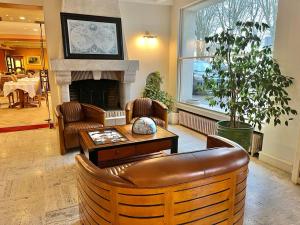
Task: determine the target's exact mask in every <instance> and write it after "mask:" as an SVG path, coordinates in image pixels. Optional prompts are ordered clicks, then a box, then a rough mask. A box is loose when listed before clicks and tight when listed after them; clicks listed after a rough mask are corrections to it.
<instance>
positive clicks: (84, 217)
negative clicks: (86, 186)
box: [79, 204, 90, 225]
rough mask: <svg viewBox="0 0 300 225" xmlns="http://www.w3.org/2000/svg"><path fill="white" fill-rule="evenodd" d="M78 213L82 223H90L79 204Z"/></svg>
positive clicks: (88, 224)
mask: <svg viewBox="0 0 300 225" xmlns="http://www.w3.org/2000/svg"><path fill="white" fill-rule="evenodd" d="M79 215H80V222H81V223H82V224H84V225H90V223H89V222H88V221H87V219H86V216H85V213H84V212H83V206H82V205H81V204H79Z"/></svg>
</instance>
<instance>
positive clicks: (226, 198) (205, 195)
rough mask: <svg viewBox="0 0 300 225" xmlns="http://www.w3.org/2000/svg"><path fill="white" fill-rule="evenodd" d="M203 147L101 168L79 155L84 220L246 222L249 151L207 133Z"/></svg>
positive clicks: (119, 224)
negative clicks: (188, 151)
mask: <svg viewBox="0 0 300 225" xmlns="http://www.w3.org/2000/svg"><path fill="white" fill-rule="evenodd" d="M207 148H208V149H206V150H203V151H195V152H190V153H181V154H174V155H165V156H160V157H156V158H152V159H147V160H142V161H135V162H134V161H133V162H130V163H126V164H122V165H119V166H115V167H110V168H104V169H100V168H99V167H97V166H96V165H94V164H92V163H91V162H90V161H89V160H88V159H87V158H86V156H85V155H83V154H81V155H77V156H76V161H77V168H78V170H77V171H78V173H77V174H78V176H77V177H78V179H77V181H78V183H77V185H78V195H79V210H80V219H81V222H82V223H83V224H105V225H106V224H114V225H125V224H126V225H132V224H155V225H159V224H161V225H163V224H164V225H167V224H170V225H171V224H228V225H232V224H237V225H241V224H243V216H244V205H245V195H246V182H247V174H248V162H249V156H248V154H247V152H246V151H245V150H244V149H243V148H242V147H241V146H239V145H237V144H236V143H234V142H231V141H229V140H227V139H225V138H220V137H218V136H210V137H208V142H207Z"/></svg>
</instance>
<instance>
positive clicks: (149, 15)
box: [120, 2, 171, 98]
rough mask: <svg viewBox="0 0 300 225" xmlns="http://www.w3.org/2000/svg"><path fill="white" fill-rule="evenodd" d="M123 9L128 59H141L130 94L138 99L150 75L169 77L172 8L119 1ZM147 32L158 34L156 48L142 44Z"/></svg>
mask: <svg viewBox="0 0 300 225" xmlns="http://www.w3.org/2000/svg"><path fill="white" fill-rule="evenodd" d="M120 10H121V16H122V21H123V33H124V34H125V39H126V45H127V52H128V58H129V59H138V60H140V70H139V71H138V73H137V77H136V82H135V83H134V84H133V86H132V93H131V96H132V98H136V97H138V96H140V95H141V93H142V91H143V89H144V87H145V82H146V78H147V75H148V74H149V73H151V72H154V71H159V72H161V75H162V76H163V77H168V72H169V68H168V65H169V36H170V13H171V7H170V6H166V5H149V4H140V3H128V2H120ZM145 31H149V32H150V33H151V34H154V35H157V44H156V45H154V46H151V45H150V46H149V45H145V46H141V45H140V44H139V41H140V38H141V37H142V36H143V35H144V32H145Z"/></svg>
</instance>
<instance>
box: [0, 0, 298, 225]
mask: <svg viewBox="0 0 300 225" xmlns="http://www.w3.org/2000/svg"><path fill="white" fill-rule="evenodd" d="M0 4H4V5H6V6H7V5H13V6H14V7H16V6H17V7H25V8H26V7H28V6H31V7H32V6H38V7H40V8H41V9H42V10H43V15H44V20H43V24H42V28H43V29H44V30H45V35H46V37H47V40H46V43H45V44H46V48H47V58H48V59H49V71H48V72H49V82H50V88H51V105H50V111H51V115H52V114H53V117H51V121H48V122H49V127H47V128H40V129H36V127H33V128H32V129H26V130H23V131H17V132H7V131H6V132H1V133H0V140H1V144H2V145H1V150H0V151H1V154H0V162H1V165H0V168H1V169H0V177H1V180H0V199H1V203H0V215H1V219H0V221H1V223H0V224H150V223H152V224H247V225H252V224H279V225H281V224H300V222H299V221H300V218H299V213H298V211H299V210H298V209H299V208H300V204H299V202H300V201H299V200H300V199H299V192H300V189H299V186H298V184H299V172H300V169H299V168H300V150H299V149H300V148H299V145H300V143H299V141H298V140H299V135H300V133H299V132H300V130H299V125H298V123H299V118H298V116H297V111H298V112H299V110H300V106H299V103H298V102H299V101H298V100H299V98H300V96H299V91H298V85H299V77H298V76H299V75H298V71H299V63H298V62H297V56H296V52H297V50H298V49H299V50H300V45H299V42H298V40H299V36H300V29H297V27H296V24H298V22H300V16H299V13H298V11H299V9H300V3H299V2H298V1H297V0H291V1H288V2H287V1H284V0H255V1H253V0H251V1H250V0H243V1H237V0H224V1H213V0H212V1H210V0H206V1H201V0H199V1H195V0H173V1H172V0H51V1H43V0H4V1H1V2H0ZM243 10H244V11H243ZM209 13H210V14H209ZM221 18H222V19H223V20H221ZM233 18H234V20H233ZM267 18H269V20H268V19H267ZM249 20H252V21H251V22H250V23H246V21H247V22H248V21H249ZM222 21H223V22H224V24H225V25H224V27H223V26H222V25H220V24H222ZM256 22H258V23H256ZM0 23H1V22H0ZM263 23H268V26H265V25H263ZM236 27H237V28H236ZM239 27H240V28H241V29H242V31H241V33H238V32H236V33H235V32H232V30H231V28H235V29H238V28H239ZM226 31H227V33H226ZM264 31H266V33H267V34H266V35H261V36H260V32H264ZM105 32H106V33H105ZM243 32H244V33H243ZM247 32H248V33H247ZM103 33H104V34H103ZM245 33H246V35H248V36H242V34H245ZM222 34H223V36H221V35H222ZM213 35H220V36H218V38H209V37H212V36H213ZM251 35H252V36H251ZM225 37H230V38H236V39H235V40H241V39H239V38H240V37H242V39H243V38H244V39H243V40H244V41H245V43H246V41H247V44H249V43H250V44H249V46H252V47H249V48H247V47H244V48H243V46H242V44H241V43H242V42H241V41H237V42H233V43H232V42H230V39H225ZM258 39H259V40H258ZM224 40H225V41H224ZM222 41H223V42H226V45H224V46H225V47H224V48H218V46H222V43H221V42H222ZM227 41H228V42H227ZM215 43H217V45H216V46H214V44H215ZM228 43H231V44H232V48H228ZM226 46H227V47H226ZM207 47H209V48H208V49H207ZM210 49H212V51H213V53H212V54H213V55H210V54H208V53H209V51H210ZM218 49H219V50H220V51H216V50H218ZM232 49H235V51H236V52H234V50H233V51H232V52H231V53H232V55H230V57H227V58H226V57H225V59H224V60H223V61H222V63H220V60H221V59H222V56H224V55H227V54H228V53H229V51H231V50H232ZM240 49H243V51H240ZM222 51H226V54H223V55H222ZM218 52H219V53H220V54H219V55H217V54H218ZM245 52H246V53H245ZM243 54H244V55H243ZM251 54H254V56H253V57H248V55H251ZM241 55H243V56H241ZM227 56H228V55H227ZM218 60H219V61H218ZM238 60H239V63H236V62H237V61H238ZM243 60H244V61H243ZM246 60H248V61H246ZM231 62H235V63H233V64H230V63H231ZM256 63H257V66H256V65H255V64H256ZM224 64H225V66H224ZM249 65H250V66H249ZM259 65H263V66H259ZM212 67H213V68H214V70H211V69H210V68H212ZM279 67H280V70H278V68H279ZM228 68H232V69H233V70H232V71H240V72H239V73H245V74H246V75H247V76H248V74H250V75H251V76H252V77H253V78H251V79H256V80H255V81H257V82H250V81H247V80H246V79H244V80H245V81H243V79H242V78H239V79H238V85H235V86H234V87H235V88H236V89H235V91H241V90H242V91H244V90H246V91H248V90H250V91H248V92H242V91H241V92H239V93H243V94H242V96H245V95H246V94H244V93H248V94H249V95H248V96H246V98H243V101H236V102H238V103H237V105H238V104H243V105H242V106H243V107H236V108H234V107H233V108H232V104H227V103H228V102H230V101H228V99H230V98H231V97H232V95H227V90H226V88H225V89H223V87H224V85H227V86H226V87H232V86H230V85H231V84H232V83H230V82H229V81H231V80H230V79H229V78H226V76H227V74H228V77H229V76H230V75H232V74H233V73H232V71H231V73H229V72H228V71H230V70H229V69H228ZM241 68H242V69H241ZM267 68H271V69H267ZM215 71H217V76H216V72H215ZM241 71H242V72H241ZM253 71H255V72H253ZM274 76H275V78H274ZM271 77H272V78H274V79H272V78H271ZM209 78H210V79H209ZM292 78H293V79H292ZM249 79H250V78H249ZM207 80H209V82H207ZM251 81H252V80H251ZM206 82H207V83H206ZM243 82H244V83H243ZM204 83H205V84H206V85H207V86H206V87H205V88H206V89H205V88H204V86H202V85H203V84H204ZM250 84H251V86H249V85H250ZM261 84H268V85H264V86H263V85H261ZM240 85H244V87H245V88H244V89H239V86H240ZM262 87H263V88H266V89H267V90H269V91H268V94H266V95H265V94H261V95H260V96H258V95H257V94H256V95H255V93H253V92H251V91H252V90H253V89H255V91H258V92H259V91H262V90H264V89H262ZM270 87H271V88H270ZM268 88H269V89H268ZM224 90H225V91H224ZM270 90H275V91H270ZM235 93H237V92H235ZM230 94H232V92H231V93H230ZM250 96H251V97H250ZM252 96H255V98H256V99H255V101H254V102H251V101H248V99H251V98H252ZM141 97H147V98H141ZM211 97H215V98H214V99H213V100H214V101H211V100H210V99H212V98H211ZM220 99H221V100H223V102H224V105H223V104H221V103H222V101H220V102H218V101H219V100H220ZM232 99H233V98H232ZM241 99H242V97H241ZM270 99H271V100H270ZM272 100H273V101H275V102H276V104H275V103H272ZM281 100H282V101H281ZM209 101H211V102H209ZM78 102H79V103H78ZM236 102H235V103H236ZM255 102H262V103H260V106H259V107H257V106H256V105H255V104H254V103H255ZM210 103H211V104H210ZM266 105H267V106H268V107H265V106H266ZM277 107H279V110H278V109H277ZM226 108H227V111H226ZM245 108H246V110H245ZM270 108H271V109H272V110H269V109H270ZM232 109H235V112H236V114H234V116H232V114H230V112H232ZM268 110H269V111H268ZM262 112H263V113H262ZM0 113H1V112H0ZM243 113H244V114H243ZM253 115H254V116H253ZM0 116H1V114H0ZM274 118H275V120H274ZM33 120H34V118H33ZM224 120H225V121H227V120H231V121H233V123H234V124H243V122H245V123H250V124H252V126H251V127H249V129H247V131H245V130H246V129H244V128H243V129H240V130H238V131H237V135H233V136H231V137H228V136H226V135H225V134H224V133H222V132H223V131H224V129H223V128H224V127H222V124H220V122H219V121H224ZM278 120H279V121H280V122H278ZM286 121H287V123H286V124H285V122H286ZM274 122H275V124H276V126H274ZM53 124H54V127H53V126H52V125H53ZM221 128H222V129H221ZM247 128H248V127H247ZM248 130H250V131H249V132H251V133H250V134H249V133H248ZM220 136H223V137H220ZM236 136H239V137H242V139H243V140H242V141H240V140H238V139H235V137H236ZM224 137H227V138H228V139H227V138H224ZM229 139H231V140H229ZM245 140H246V141H245ZM211 148H215V149H211ZM206 149H210V150H209V151H205V150H206ZM245 149H246V150H245ZM177 153H179V154H177ZM249 160H250V162H249ZM248 162H249V168H248ZM247 176H248V179H247ZM275 212H276V213H275Z"/></svg>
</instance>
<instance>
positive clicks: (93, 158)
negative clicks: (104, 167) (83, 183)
mask: <svg viewBox="0 0 300 225" xmlns="http://www.w3.org/2000/svg"><path fill="white" fill-rule="evenodd" d="M89 160H90V161H91V162H92V163H94V164H95V165H96V166H98V152H97V151H93V152H90V153H89Z"/></svg>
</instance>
